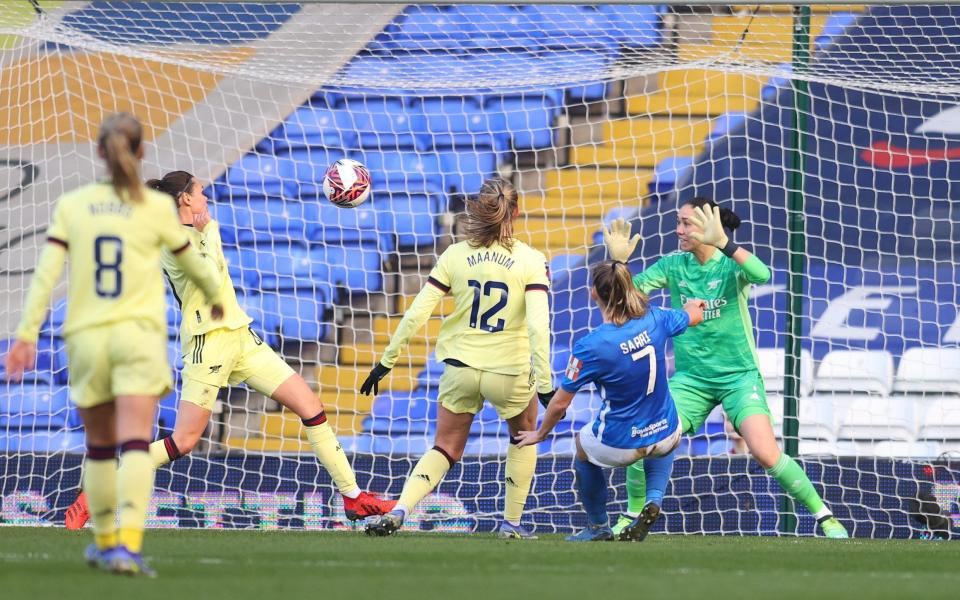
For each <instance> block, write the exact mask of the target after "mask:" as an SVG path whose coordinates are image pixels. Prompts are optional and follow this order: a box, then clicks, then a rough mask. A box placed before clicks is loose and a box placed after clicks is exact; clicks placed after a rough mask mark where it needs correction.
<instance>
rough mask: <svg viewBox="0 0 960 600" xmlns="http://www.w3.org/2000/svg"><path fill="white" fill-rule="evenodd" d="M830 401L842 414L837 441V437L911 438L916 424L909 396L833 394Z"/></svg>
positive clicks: (871, 439)
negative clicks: (906, 397) (907, 397)
mask: <svg viewBox="0 0 960 600" xmlns="http://www.w3.org/2000/svg"><path fill="white" fill-rule="evenodd" d="M833 402H834V406H835V410H837V411H839V412H841V415H842V416H841V418H840V428H839V429H838V431H837V443H838V444H839V443H840V442H841V441H854V442H875V441H883V440H891V441H898V442H910V441H913V438H914V433H915V431H916V425H915V422H914V416H913V402H911V401H910V400H909V399H905V398H898V397H878V396H875V395H858V396H833Z"/></svg>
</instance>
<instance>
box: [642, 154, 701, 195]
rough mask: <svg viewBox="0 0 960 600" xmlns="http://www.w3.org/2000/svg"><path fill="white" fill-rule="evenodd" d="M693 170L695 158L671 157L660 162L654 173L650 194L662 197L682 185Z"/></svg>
mask: <svg viewBox="0 0 960 600" xmlns="http://www.w3.org/2000/svg"><path fill="white" fill-rule="evenodd" d="M692 169H693V157H691V156H671V157H670V158H665V159H663V160H662V161H660V162H659V163H658V164H657V166H656V167H655V168H654V171H653V179H652V180H651V181H650V193H651V194H655V195H658V196H662V195H664V194H667V193H668V192H670V191H672V190H673V189H674V188H675V187H676V186H677V184H680V183H682V182H683V181H684V180H685V179H686V178H687V176H688V175H689V173H690V172H691V170H692Z"/></svg>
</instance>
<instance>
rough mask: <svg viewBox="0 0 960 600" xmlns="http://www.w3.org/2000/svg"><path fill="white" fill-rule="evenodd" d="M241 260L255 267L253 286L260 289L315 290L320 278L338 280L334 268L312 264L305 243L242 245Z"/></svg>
mask: <svg viewBox="0 0 960 600" xmlns="http://www.w3.org/2000/svg"><path fill="white" fill-rule="evenodd" d="M240 260H241V262H242V263H243V264H244V266H246V265H251V266H252V267H253V269H255V271H254V272H253V274H252V275H253V277H252V279H251V282H252V284H251V286H250V287H251V288H253V289H257V290H260V291H277V290H295V289H313V287H314V283H315V282H317V281H320V282H333V281H334V280H335V279H334V272H333V271H334V268H333V267H330V266H327V265H315V264H313V263H312V262H311V259H310V255H309V251H308V249H307V247H306V245H305V244H296V243H293V244H283V245H279V244H278V245H268V246H255V247H250V248H241V249H240ZM254 282H255V283H254Z"/></svg>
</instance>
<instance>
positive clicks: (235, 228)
mask: <svg viewBox="0 0 960 600" xmlns="http://www.w3.org/2000/svg"><path fill="white" fill-rule="evenodd" d="M318 213H319V209H318V207H317V205H316V204H315V203H313V202H295V201H285V200H274V199H253V200H248V201H246V202H244V201H240V202H234V203H233V204H231V205H229V206H221V207H218V209H217V215H218V216H219V217H220V218H221V219H222V220H221V237H222V238H223V240H224V241H225V242H227V243H237V244H270V243H283V242H286V241H288V240H289V241H293V242H299V241H304V240H306V239H307V237H308V236H307V231H308V229H309V227H311V224H313V223H316V222H317V218H318Z"/></svg>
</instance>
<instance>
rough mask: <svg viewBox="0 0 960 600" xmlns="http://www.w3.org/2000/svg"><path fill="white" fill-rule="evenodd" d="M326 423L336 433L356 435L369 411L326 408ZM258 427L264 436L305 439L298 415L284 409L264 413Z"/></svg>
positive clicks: (361, 428) (304, 432)
mask: <svg viewBox="0 0 960 600" xmlns="http://www.w3.org/2000/svg"><path fill="white" fill-rule="evenodd" d="M326 414H327V423H329V424H330V427H331V428H332V429H333V431H334V432H335V433H336V434H338V435H356V434H358V433H360V432H361V431H363V426H362V425H363V420H364V419H365V418H366V417H367V414H369V413H359V412H355V411H346V410H336V409H333V410H331V409H329V408H328V409H327V410H326ZM260 423H261V425H260V429H261V431H263V433H264V437H266V438H270V437H278V438H282V439H300V440H306V439H307V434H306V429H305V428H304V426H303V423H302V422H301V421H300V417H298V416H297V415H296V414H294V413H292V412H290V411H288V410H284V411H283V412H279V413H276V412H273V413H266V414H264V415H263V416H262V417H261V421H260Z"/></svg>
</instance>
